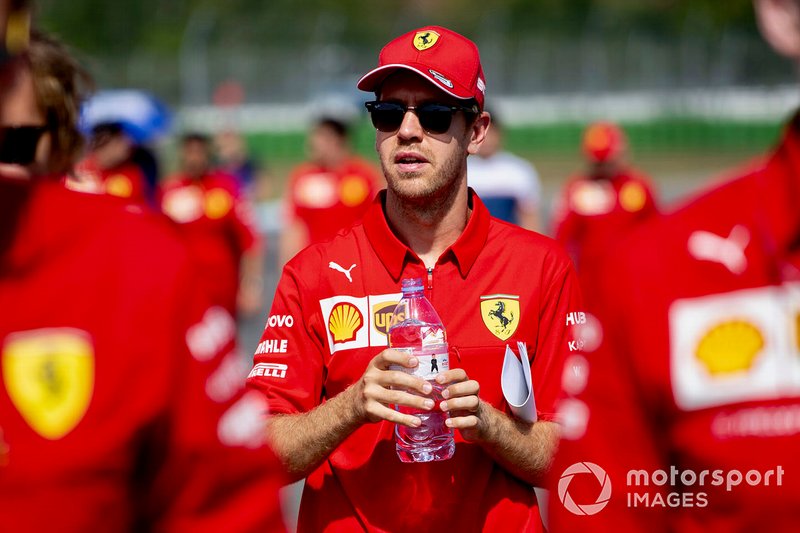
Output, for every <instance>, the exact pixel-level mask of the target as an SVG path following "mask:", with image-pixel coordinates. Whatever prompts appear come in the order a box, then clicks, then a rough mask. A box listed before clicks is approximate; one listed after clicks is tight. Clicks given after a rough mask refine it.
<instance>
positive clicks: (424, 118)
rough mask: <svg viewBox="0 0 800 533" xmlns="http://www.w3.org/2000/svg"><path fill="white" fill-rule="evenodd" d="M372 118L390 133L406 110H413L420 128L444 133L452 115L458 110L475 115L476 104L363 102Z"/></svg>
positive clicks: (383, 130)
mask: <svg viewBox="0 0 800 533" xmlns="http://www.w3.org/2000/svg"><path fill="white" fill-rule="evenodd" d="M364 105H365V106H366V108H367V111H369V115H370V118H372V125H373V126H375V128H376V129H378V130H379V131H382V132H384V133H391V132H393V131H396V130H397V129H398V128H400V124H402V123H403V118H404V117H405V116H406V112H408V111H414V113H416V115H417V118H418V119H419V123H420V125H421V126H422V129H424V130H425V131H427V132H428V133H444V132H446V131H447V130H449V129H450V124H451V123H452V122H453V115H455V114H456V113H457V112H459V111H463V112H464V113H467V114H471V115H477V114H478V106H477V105H472V106H471V107H466V106H460V105H445V104H436V103H427V104H420V105H417V106H413V105H404V104H398V103H395V102H380V101H377V100H376V101H374V102H366V103H365V104H364Z"/></svg>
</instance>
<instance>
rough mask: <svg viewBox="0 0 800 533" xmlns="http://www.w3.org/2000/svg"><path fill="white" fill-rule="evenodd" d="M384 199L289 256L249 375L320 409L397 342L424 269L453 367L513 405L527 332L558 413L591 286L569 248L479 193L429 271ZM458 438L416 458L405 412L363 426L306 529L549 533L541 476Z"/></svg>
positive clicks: (310, 503) (345, 447)
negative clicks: (505, 391) (436, 458)
mask: <svg viewBox="0 0 800 533" xmlns="http://www.w3.org/2000/svg"><path fill="white" fill-rule="evenodd" d="M384 197H385V193H382V194H381V196H380V197H379V200H377V201H375V202H374V203H373V204H372V206H371V208H370V210H369V211H368V212H367V214H366V215H365V216H364V220H363V222H362V223H361V224H358V225H356V226H355V227H354V228H352V229H351V230H349V231H347V232H344V233H343V234H341V235H340V236H338V237H337V238H335V239H334V240H332V241H330V242H328V243H324V244H321V245H316V246H312V247H310V248H308V249H306V250H305V251H304V252H301V253H300V254H299V255H298V256H297V257H295V258H294V259H293V260H292V261H290V262H289V263H288V264H287V266H286V268H285V269H284V274H283V277H282V278H281V281H280V283H279V285H278V290H277V293H276V296H275V300H274V303H273V306H272V309H271V311H270V316H269V318H268V320H267V328H266V329H265V330H264V335H263V337H262V341H261V344H259V346H258V349H257V350H256V355H255V366H254V367H253V370H252V371H251V373H250V377H249V379H248V383H249V385H250V386H252V387H254V388H256V389H259V390H261V391H263V392H264V394H265V395H266V397H267V398H268V400H269V403H270V410H271V411H272V412H274V413H298V412H306V411H308V410H310V409H312V408H314V407H316V406H317V405H319V404H320V403H321V402H322V401H324V398H331V397H334V396H336V395H337V394H339V393H340V392H342V391H343V390H344V389H345V388H347V387H348V386H350V385H351V384H353V383H354V382H355V381H357V380H358V379H359V378H360V377H361V376H362V374H363V373H364V371H365V369H366V366H367V364H368V362H369V361H370V360H371V359H372V358H373V357H374V356H375V355H377V354H378V353H379V352H380V351H382V350H384V349H386V347H387V346H388V340H387V329H388V327H389V320H390V317H391V315H392V312H393V310H394V307H395V305H396V304H397V302H398V301H399V299H400V281H401V279H402V278H408V277H420V278H423V279H424V280H425V285H426V296H427V297H428V298H429V299H430V300H431V302H432V303H433V305H434V307H435V308H436V310H437V312H438V313H439V315H440V316H441V318H442V320H443V322H444V325H445V327H446V328H447V336H448V342H449V346H450V362H449V365H450V368H464V369H465V370H466V372H467V374H468V375H469V377H470V378H471V379H476V380H478V381H479V382H480V384H481V398H482V399H483V400H485V401H487V402H489V403H491V404H492V405H493V406H495V407H497V408H498V409H501V410H504V411H505V412H506V413H509V412H510V411H509V409H508V406H507V405H506V403H505V400H504V399H503V395H502V392H501V388H500V375H501V368H502V365H503V356H504V353H505V347H506V344H511V345H512V346H514V347H515V349H516V342H515V341H523V342H526V343H527V346H528V353H529V356H530V358H531V361H530V364H531V369H532V376H533V383H534V387H535V389H536V407H537V410H538V414H539V418H540V419H543V420H552V419H553V407H554V401H555V399H556V396H557V394H558V387H559V376H558V374H559V373H560V368H561V367H560V365H561V364H562V362H563V360H564V358H565V354H566V352H567V342H568V341H567V339H566V335H567V331H566V328H565V317H566V316H567V315H568V313H570V312H572V311H573V310H574V309H575V306H576V299H577V298H578V292H577V286H576V285H577V281H576V280H575V274H574V270H573V269H572V266H571V264H570V261H569V258H567V257H566V255H565V254H564V253H563V252H561V251H560V250H559V248H558V247H557V246H555V244H554V243H552V241H550V240H549V239H547V238H545V237H542V236H541V235H538V234H535V233H533V232H528V231H525V230H522V229H520V228H518V227H517V226H513V225H511V224H506V223H504V222H500V221H498V220H496V219H492V218H491V217H490V215H489V212H488V210H487V209H486V208H485V207H484V206H483V204H482V203H481V202H480V200H478V198H477V196H475V195H474V194H473V193H471V202H472V205H473V209H474V210H473V212H472V216H471V218H470V220H469V223H468V225H467V227H466V229H465V230H464V232H463V234H462V235H461V237H460V238H459V239H458V241H456V243H455V244H454V245H453V246H452V247H451V248H450V249H449V250H448V251H447V252H445V253H444V254H443V255H442V258H441V259H440V260H439V262H438V263H437V265H436V267H435V268H433V269H432V270H430V271H427V270H426V268H425V266H424V264H423V263H422V262H421V260H420V259H419V258H417V256H416V255H415V254H414V253H413V252H412V251H411V250H410V249H408V248H407V247H406V246H405V245H404V244H402V243H401V242H400V241H399V240H398V239H397V237H395V236H394V234H393V233H392V231H391V230H390V228H389V226H388V224H387V222H386V219H385V217H384V214H383V210H382V203H381V201H380V199H382V198H384ZM521 279H531V280H536V282H533V283H520V281H519V280H521ZM454 291H455V292H454ZM456 293H457V294H456ZM554 372H555V374H554ZM456 442H457V444H456V452H455V455H454V456H453V458H452V459H450V460H448V461H442V462H432V463H425V464H405V463H401V462H400V460H399V459H398V457H397V455H396V452H395V443H394V424H391V423H389V422H381V423H376V424H366V425H364V426H362V427H360V428H359V429H358V430H356V432H355V433H353V434H352V435H351V436H350V437H348V438H347V439H346V440H345V441H344V442H343V443H342V444H341V445H340V446H339V447H338V448H337V449H336V450H335V451H334V452H333V453H332V454H331V455H330V456H329V458H328V459H327V460H326V461H325V462H324V463H323V464H322V465H321V466H320V467H319V468H317V470H316V471H314V472H313V473H312V474H311V475H310V476H309V477H308V479H307V480H306V485H305V492H304V494H303V500H302V503H301V509H300V520H299V530H300V531H314V532H317V531H348V532H349V531H362V530H368V531H390V532H394V531H450V530H452V531H540V530H541V521H540V518H539V512H538V508H537V503H536V498H535V496H534V493H533V490H532V489H531V487H530V485H526V484H525V483H524V482H523V481H521V480H519V479H517V478H515V477H514V476H512V475H511V474H509V473H508V472H507V471H506V470H504V469H503V468H502V467H501V466H500V465H498V464H497V463H496V462H495V461H494V460H493V459H492V458H491V456H490V455H489V454H488V453H487V452H485V451H484V450H483V449H482V448H481V447H480V446H479V445H477V444H474V443H468V442H465V441H464V440H462V439H461V436H460V434H459V433H458V432H456Z"/></svg>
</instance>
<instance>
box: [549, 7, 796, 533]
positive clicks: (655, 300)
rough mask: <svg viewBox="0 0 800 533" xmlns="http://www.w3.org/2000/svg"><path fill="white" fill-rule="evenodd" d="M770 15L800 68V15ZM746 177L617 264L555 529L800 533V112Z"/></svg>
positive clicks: (584, 341) (591, 344)
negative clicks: (792, 532)
mask: <svg viewBox="0 0 800 533" xmlns="http://www.w3.org/2000/svg"><path fill="white" fill-rule="evenodd" d="M755 7H756V13H757V15H758V20H759V22H760V27H761V31H762V34H763V35H764V37H765V38H766V39H767V41H768V42H769V43H770V44H772V45H773V47H774V48H775V49H776V50H777V51H779V52H781V53H782V54H784V55H786V56H789V57H791V58H793V59H796V60H797V59H800V2H798V1H797V0H758V1H756V2H755ZM735 175H736V176H737V177H736V178H734V179H731V180H729V181H726V182H724V183H723V184H721V185H716V186H714V187H712V188H710V189H709V190H707V191H705V192H703V193H701V194H699V195H698V196H696V197H694V198H693V199H691V200H690V201H688V202H686V203H685V204H684V205H683V206H682V207H679V208H678V209H677V210H675V211H674V212H672V213H670V214H668V215H663V216H659V217H655V218H654V219H652V220H651V221H648V222H647V223H645V224H644V225H643V226H642V227H641V228H639V229H637V230H634V231H633V232H632V234H631V235H630V236H629V238H627V239H626V240H625V241H624V242H623V243H621V245H620V246H618V247H616V248H613V249H612V250H611V251H610V253H609V256H608V257H607V258H606V261H607V268H606V269H605V272H613V273H614V275H613V276H612V275H609V276H607V277H605V278H604V279H603V280H601V281H599V282H598V286H597V287H596V291H595V293H594V295H595V297H596V301H597V302H598V303H599V305H598V307H597V318H593V317H591V316H588V315H587V316H586V317H585V319H584V320H583V326H584V332H583V333H582V334H581V336H580V338H579V339H578V340H577V341H576V347H579V348H582V351H583V353H580V352H579V351H578V352H575V353H574V354H573V356H572V357H571V358H570V359H569V360H568V362H567V364H566V367H565V369H564V372H563V378H562V385H563V389H564V397H563V399H562V401H561V403H560V408H559V413H560V418H561V420H562V424H563V433H562V435H563V437H564V439H563V440H562V442H561V445H560V452H559V455H558V458H557V462H556V466H555V467H554V468H553V470H552V473H553V474H554V476H553V482H552V484H553V491H554V492H553V498H552V505H551V507H550V510H551V525H552V531H554V532H560V531H649V532H652V531H687V532H692V531H720V532H722V531H725V532H727V531H771V532H776V531H787V532H788V531H797V524H798V523H800V454H798V449H800V342H799V341H798V339H800V208H798V205H799V204H798V199H800V115H797V114H796V115H795V116H794V117H793V118H792V119H791V120H790V121H789V123H788V124H787V125H786V127H785V129H784V133H783V136H782V139H781V140H780V143H779V144H778V146H777V147H776V148H775V149H774V150H773V151H772V152H771V153H770V154H768V155H767V156H766V157H764V158H763V159H761V160H759V161H758V162H755V163H751V164H748V165H747V166H746V167H745V168H742V169H739V170H737V171H736V173H735ZM598 319H599V321H598Z"/></svg>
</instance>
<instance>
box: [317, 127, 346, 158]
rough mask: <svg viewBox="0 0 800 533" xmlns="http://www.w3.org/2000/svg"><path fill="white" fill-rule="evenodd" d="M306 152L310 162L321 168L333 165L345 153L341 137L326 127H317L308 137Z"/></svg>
mask: <svg viewBox="0 0 800 533" xmlns="http://www.w3.org/2000/svg"><path fill="white" fill-rule="evenodd" d="M308 152H309V157H310V158H311V160H312V161H314V162H315V163H317V164H320V165H322V166H327V165H330V164H335V163H336V162H337V161H339V160H340V159H342V158H343V157H344V156H345V155H346V153H347V150H346V145H345V143H344V141H343V140H342V138H341V137H339V136H338V135H336V133H335V132H334V131H333V130H331V129H330V128H328V127H326V126H317V127H316V128H314V129H313V130H312V131H311V134H310V135H309V137H308Z"/></svg>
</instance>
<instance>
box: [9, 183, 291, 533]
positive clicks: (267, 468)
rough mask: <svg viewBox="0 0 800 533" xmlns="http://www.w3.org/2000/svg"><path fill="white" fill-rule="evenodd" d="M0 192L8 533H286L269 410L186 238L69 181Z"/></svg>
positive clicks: (13, 186) (19, 186) (15, 185)
mask: <svg viewBox="0 0 800 533" xmlns="http://www.w3.org/2000/svg"><path fill="white" fill-rule="evenodd" d="M0 191H2V194H0V219H2V221H3V224H2V226H0V274H1V275H0V315H2V320H0V350H2V352H1V353H0V355H1V357H2V387H0V523H1V524H2V526H0V529H2V530H3V531H4V532H17V531H20V532H22V531H75V532H78V531H81V532H83V531H128V530H133V529H135V527H138V528H143V529H144V530H150V529H149V528H152V530H157V531H192V532H196V531H281V530H282V529H283V526H282V520H281V515H280V509H279V506H278V500H277V490H278V488H279V486H280V483H281V481H282V474H281V473H280V470H279V467H278V466H277V459H275V457H274V455H273V454H272V453H271V452H270V451H269V449H268V448H267V447H266V446H265V445H264V444H263V443H262V440H263V436H262V435H263V421H262V418H263V409H264V401H263V398H261V397H260V395H259V394H257V393H255V392H253V391H249V392H248V391H246V390H245V389H244V387H243V384H244V383H243V373H242V370H243V369H242V368H241V364H240V359H239V358H238V356H237V355H236V353H235V351H234V350H232V343H233V340H234V337H235V329H234V325H233V320H232V318H231V317H230V316H229V315H228V314H227V313H226V312H225V311H223V310H222V309H220V308H208V307H206V306H204V305H202V304H201V302H200V301H198V298H197V291H196V290H195V288H194V287H193V285H192V281H191V280H192V275H191V270H190V268H189V264H188V262H187V261H186V257H185V252H184V248H183V247H182V246H181V245H180V244H179V241H178V239H177V237H176V236H175V235H174V233H175V232H174V229H172V228H170V227H169V225H168V224H165V223H163V221H162V220H160V218H159V217H157V216H156V215H154V214H152V215H148V214H141V213H139V214H137V213H131V212H126V210H125V209H123V208H122V207H121V206H120V205H119V203H118V202H114V201H111V200H109V199H108V198H107V197H98V196H93V195H84V194H79V193H75V192H72V191H68V190H66V189H64V188H63V187H62V186H61V184H59V183H57V182H55V181H53V182H40V183H38V184H34V185H31V184H21V183H9V182H5V183H0ZM244 370H245V372H246V369H244ZM134 526H135V527H134Z"/></svg>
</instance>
